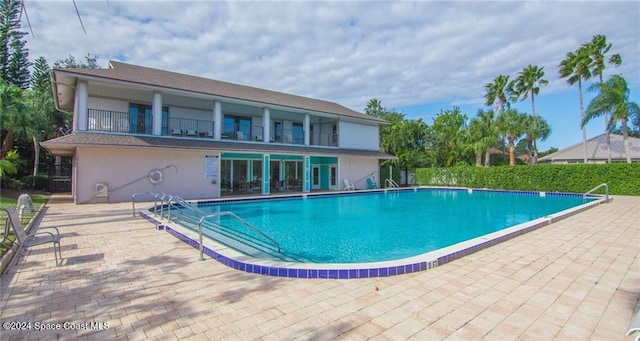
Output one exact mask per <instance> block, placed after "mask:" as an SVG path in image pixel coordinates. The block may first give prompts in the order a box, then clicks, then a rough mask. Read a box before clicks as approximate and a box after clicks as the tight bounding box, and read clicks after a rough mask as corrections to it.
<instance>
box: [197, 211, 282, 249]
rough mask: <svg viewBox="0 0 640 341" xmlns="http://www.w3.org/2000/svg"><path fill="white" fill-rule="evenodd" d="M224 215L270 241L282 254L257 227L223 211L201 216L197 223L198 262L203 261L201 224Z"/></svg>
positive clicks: (229, 212)
mask: <svg viewBox="0 0 640 341" xmlns="http://www.w3.org/2000/svg"><path fill="white" fill-rule="evenodd" d="M225 215H227V216H231V217H233V218H235V219H236V220H238V221H240V222H241V223H242V224H244V225H245V226H247V227H248V228H250V229H252V230H253V231H255V232H257V233H259V234H260V235H262V236H263V237H265V238H266V239H268V240H270V241H271V242H273V244H274V245H275V246H276V248H277V249H278V253H282V251H281V249H280V244H278V242H277V241H276V240H275V239H273V238H272V237H270V236H269V235H268V234H266V233H264V232H262V231H261V230H260V229H258V228H257V227H255V226H253V225H251V224H249V222H247V221H246V220H244V219H242V218H240V217H239V216H238V215H236V214H235V213H233V212H231V211H223V212H219V213H213V214H207V215H204V216H202V218H200V221H199V222H198V235H199V236H198V237H199V239H200V240H199V244H200V260H204V245H203V244H202V223H203V222H204V221H205V220H207V219H209V218H215V217H221V216H225Z"/></svg>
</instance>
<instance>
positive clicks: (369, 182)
mask: <svg viewBox="0 0 640 341" xmlns="http://www.w3.org/2000/svg"><path fill="white" fill-rule="evenodd" d="M376 188H378V184H376V183H375V182H374V181H373V179H371V178H370V177H369V178H367V189H376Z"/></svg>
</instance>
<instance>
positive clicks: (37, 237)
mask: <svg viewBox="0 0 640 341" xmlns="http://www.w3.org/2000/svg"><path fill="white" fill-rule="evenodd" d="M3 210H5V211H6V212H7V215H8V216H9V223H10V224H11V227H13V231H14V232H15V233H16V243H17V244H18V250H17V252H16V253H20V254H22V252H23V251H24V249H25V248H27V247H31V246H35V245H42V244H47V243H53V253H54V254H55V256H56V265H60V263H59V262H58V255H60V262H62V250H61V249H60V239H62V236H61V235H60V231H58V229H57V228H55V227H46V228H42V229H40V230H45V229H52V230H55V233H53V232H44V231H43V232H39V231H36V232H34V233H31V234H27V232H25V230H24V227H23V226H22V221H21V220H20V218H19V217H18V212H17V211H16V208H15V207H12V206H10V207H5V208H3ZM56 246H57V247H58V250H57V252H56Z"/></svg>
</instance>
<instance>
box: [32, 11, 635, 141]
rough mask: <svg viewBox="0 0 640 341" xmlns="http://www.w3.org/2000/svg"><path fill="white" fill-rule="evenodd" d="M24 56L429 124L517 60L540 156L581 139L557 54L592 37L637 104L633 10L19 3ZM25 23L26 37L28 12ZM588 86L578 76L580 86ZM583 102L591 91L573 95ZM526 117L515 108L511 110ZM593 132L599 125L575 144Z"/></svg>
mask: <svg viewBox="0 0 640 341" xmlns="http://www.w3.org/2000/svg"><path fill="white" fill-rule="evenodd" d="M24 4H25V9H26V15H24V14H23V16H22V31H25V32H29V35H28V36H27V37H26V38H25V39H26V40H27V45H26V47H27V48H28V49H29V55H30V59H31V60H35V59H36V58H37V57H40V56H43V57H45V58H46V59H47V61H48V62H49V64H50V65H51V64H53V62H54V61H56V60H60V59H64V58H66V57H68V56H69V55H73V56H75V57H76V59H83V56H85V55H87V54H91V55H92V56H95V57H97V58H98V64H100V66H102V67H107V64H108V61H110V60H116V61H121V62H126V63H131V64H137V65H142V66H147V67H152V68H159V69H163V70H169V71H175V72H180V73H186V74H190V75H197V76H202V77H206V78H211V79H216V80H221V81H226V82H231V83H237V84H243V85H249V86H254V87H259V88H264V89H269V90H274V91H281V92H286V93H291V94H295V95H300V96H307V97H312V98H317V99H323V100H328V101H332V102H337V103H339V104H342V105H344V106H346V107H349V108H351V109H353V110H356V111H359V112H364V108H365V107H366V105H367V103H368V102H369V100H370V99H372V98H377V99H379V100H380V101H381V102H382V105H383V106H384V107H385V108H387V109H389V110H396V111H399V112H403V113H405V117H406V118H416V119H417V118H421V119H423V120H424V121H425V122H426V123H427V124H431V123H432V122H433V119H434V118H435V117H436V115H437V114H438V113H440V112H441V111H442V110H450V109H453V107H454V106H457V107H460V108H461V110H462V112H463V113H464V114H466V115H467V117H469V119H471V118H472V117H474V116H476V114H477V112H478V110H480V109H485V110H486V109H489V107H488V106H486V105H485V103H484V102H485V100H484V95H485V88H484V86H485V85H486V84H487V83H489V82H491V81H493V79H494V78H495V77H496V76H498V75H501V74H505V75H509V76H510V78H511V79H513V78H515V77H517V74H518V72H520V71H522V69H523V68H524V67H526V66H527V65H529V64H531V65H537V66H539V67H544V71H545V78H546V79H547V80H548V81H549V84H548V85H546V86H544V87H542V88H541V89H540V93H539V95H538V96H536V98H535V101H536V114H537V115H540V116H542V117H544V118H545V119H546V120H547V122H548V123H549V124H550V126H551V128H552V133H551V136H550V137H549V138H548V139H547V140H546V141H543V142H539V143H538V148H539V149H540V150H541V151H544V150H547V149H549V148H551V147H556V148H564V147H568V146H571V145H573V144H576V143H579V142H581V141H582V131H581V129H580V110H579V100H578V98H579V97H578V93H579V92H578V87H577V84H576V85H574V86H570V85H569V84H568V83H567V81H566V79H561V78H559V75H558V64H560V62H561V61H562V60H563V59H564V58H565V56H566V54H567V53H568V52H571V51H574V50H576V49H577V48H579V47H580V45H581V44H583V43H586V42H588V41H590V40H591V38H592V37H593V36H594V35H597V34H602V35H605V36H606V37H607V41H608V42H610V43H612V44H613V47H612V49H611V51H610V52H609V53H620V54H621V56H622V59H623V64H622V65H621V66H620V67H612V66H610V67H608V68H607V69H606V70H605V78H607V77H608V76H610V75H612V74H622V75H623V76H624V77H625V79H626V80H627V82H628V83H629V85H630V88H631V95H630V99H631V100H632V101H635V102H636V103H640V1H615V0H614V1H602V2H600V1H402V2H400V1H393V2H392V1H260V2H252V1H232V2H226V1H178V0H174V1H160V0H158V1H138V0H129V1H115V0H76V1H75V4H76V5H77V9H78V12H79V13H80V18H81V20H82V25H84V28H85V30H86V33H85V32H83V26H82V25H81V23H80V21H79V18H78V16H77V14H76V9H75V8H74V2H73V1H72V0H24ZM27 16H28V18H29V22H30V23H31V28H30V29H29V26H28V23H27V21H26V17H27ZM592 83H593V80H589V81H586V84H585V86H584V87H585V89H586V88H587V87H588V85H590V84H592ZM584 96H585V98H584V105H585V107H586V106H587V105H588V104H589V101H590V99H591V98H593V96H594V94H593V93H588V92H586V90H585V93H584ZM514 107H515V108H517V109H518V110H519V111H521V112H526V113H529V114H530V113H531V102H530V99H527V100H526V101H523V102H518V103H516V104H515V105H514ZM602 132H604V118H596V119H595V120H594V121H593V122H591V123H589V124H588V125H587V138H591V137H594V136H597V135H599V134H601V133H602Z"/></svg>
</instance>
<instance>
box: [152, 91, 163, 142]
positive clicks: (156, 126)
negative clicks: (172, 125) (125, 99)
mask: <svg viewBox="0 0 640 341" xmlns="http://www.w3.org/2000/svg"><path fill="white" fill-rule="evenodd" d="M151 112H152V115H153V122H152V123H151V131H152V133H153V135H162V94H161V93H159V92H154V93H153V103H152V104H151Z"/></svg>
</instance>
